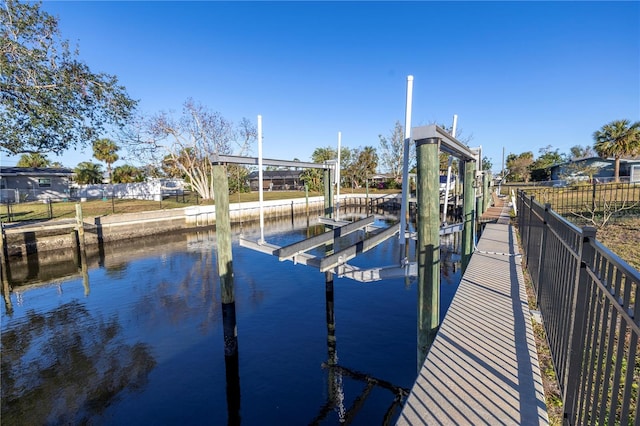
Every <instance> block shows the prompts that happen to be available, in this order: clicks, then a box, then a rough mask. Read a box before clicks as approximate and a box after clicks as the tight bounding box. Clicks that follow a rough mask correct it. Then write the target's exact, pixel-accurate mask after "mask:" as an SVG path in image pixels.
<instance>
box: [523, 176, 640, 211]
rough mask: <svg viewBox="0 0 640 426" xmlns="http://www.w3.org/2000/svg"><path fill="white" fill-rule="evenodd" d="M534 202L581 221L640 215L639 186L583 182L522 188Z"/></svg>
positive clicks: (635, 184)
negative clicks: (569, 184) (564, 185)
mask: <svg viewBox="0 0 640 426" xmlns="http://www.w3.org/2000/svg"><path fill="white" fill-rule="evenodd" d="M525 191H526V192H527V194H529V195H533V196H535V198H536V200H538V201H539V202H541V203H543V204H545V203H550V204H551V206H552V208H553V210H554V211H555V212H556V213H560V214H562V215H564V216H573V217H583V218H585V219H592V218H594V219H596V218H602V217H603V215H609V216H610V217H611V218H613V219H615V218H616V217H622V216H624V215H626V214H629V213H630V212H640V183H629V182H626V183H624V182H618V183H596V182H594V183H585V184H579V185H573V186H568V187H541V186H537V187H532V188H527V189H525Z"/></svg>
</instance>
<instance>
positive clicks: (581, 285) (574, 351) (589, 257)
mask: <svg viewBox="0 0 640 426" xmlns="http://www.w3.org/2000/svg"><path fill="white" fill-rule="evenodd" d="M595 238H596V228H594V227H591V226H585V227H584V228H582V240H581V242H580V249H579V250H580V262H579V265H578V271H577V273H576V281H577V282H576V285H575V286H574V292H573V295H572V297H573V302H572V309H571V311H572V312H573V316H572V319H571V321H570V323H569V333H570V335H569V345H568V349H567V350H568V353H567V360H568V361H567V364H566V368H565V372H564V374H563V377H564V383H563V386H562V392H563V398H562V401H563V403H564V404H563V405H564V413H563V417H564V419H563V422H564V424H569V425H571V424H573V420H574V419H575V415H576V407H577V402H578V392H579V389H578V386H579V383H580V371H581V365H582V359H583V356H584V335H585V318H586V310H587V300H588V296H589V295H588V294H587V287H588V286H589V279H590V278H589V272H588V271H587V265H589V264H590V263H591V262H592V261H593V257H594V249H593V246H592V245H591V240H595Z"/></svg>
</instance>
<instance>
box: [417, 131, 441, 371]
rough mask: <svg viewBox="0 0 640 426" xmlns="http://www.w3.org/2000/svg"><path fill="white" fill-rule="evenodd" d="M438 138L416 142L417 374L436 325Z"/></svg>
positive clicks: (438, 251) (438, 208)
mask: <svg viewBox="0 0 640 426" xmlns="http://www.w3.org/2000/svg"><path fill="white" fill-rule="evenodd" d="M439 142H440V139H438V138H428V139H422V140H418V141H416V154H417V163H418V176H417V178H418V182H417V185H418V206H417V228H418V229H417V231H418V247H417V257H418V371H419V370H420V368H421V367H422V364H423V363H424V360H425V358H426V357H427V353H428V352H429V348H430V347H431V344H432V343H433V340H434V339H435V336H436V333H437V331H438V327H439V325H440V178H439V176H438V165H439V155H438V154H439Z"/></svg>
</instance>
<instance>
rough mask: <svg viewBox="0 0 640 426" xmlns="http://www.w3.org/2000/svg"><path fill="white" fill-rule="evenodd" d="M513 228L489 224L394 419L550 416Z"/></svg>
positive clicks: (516, 420) (508, 421)
mask: <svg viewBox="0 0 640 426" xmlns="http://www.w3.org/2000/svg"><path fill="white" fill-rule="evenodd" d="M517 254H518V245H517V242H516V232H515V230H514V229H513V228H512V227H511V225H509V216H508V208H507V207H506V206H505V207H504V208H503V209H502V215H501V217H500V219H498V222H497V223H494V224H487V225H486V227H485V229H484V232H483V234H482V237H481V239H480V241H479V243H478V248H477V250H476V251H475V253H474V254H473V256H472V257H471V261H470V262H469V266H468V268H467V270H466V272H465V274H464V276H463V277H462V281H461V282H460V286H459V288H458V290H457V292H456V295H455V297H454V299H453V302H452V303H451V306H450V307H449V310H448V312H447V315H446V317H445V319H444V321H443V322H442V325H441V327H440V330H439V331H438V335H437V337H436V339H435V341H434V343H433V346H432V347H431V350H430V351H429V354H428V356H427V359H426V360H425V363H424V365H423V366H422V368H421V369H420V373H419V375H418V378H417V379H416V382H415V384H414V386H413V388H412V390H411V393H410V395H409V397H408V398H407V401H406V403H405V405H404V407H403V410H402V413H401V414H400V418H399V419H398V422H397V424H398V425H443V424H444V425H448V424H456V425H461V424H464V425H478V424H486V425H497V424H503V425H540V424H542V425H546V424H548V423H549V420H548V417H547V411H546V405H545V401H544V392H543V388H542V379H541V377H540V367H539V364H538V355H537V352H536V346H535V340H534V335H533V329H532V325H531V313H530V311H529V307H528V303H527V294H526V290H525V286H524V279H523V275H522V268H521V266H520V256H518V255H517Z"/></svg>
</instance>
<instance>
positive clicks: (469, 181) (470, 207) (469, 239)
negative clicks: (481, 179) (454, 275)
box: [461, 160, 476, 274]
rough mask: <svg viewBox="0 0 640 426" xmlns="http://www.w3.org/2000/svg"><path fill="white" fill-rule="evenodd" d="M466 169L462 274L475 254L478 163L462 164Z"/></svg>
mask: <svg viewBox="0 0 640 426" xmlns="http://www.w3.org/2000/svg"><path fill="white" fill-rule="evenodd" d="M462 166H463V168H464V182H463V187H462V198H463V201H462V220H463V223H464V227H463V229H462V259H461V263H462V273H463V274H464V271H465V270H466V269H467V265H469V261H470V260H471V254H472V253H473V212H474V209H475V200H474V193H473V186H474V182H475V174H476V163H475V161H473V160H469V161H465V162H464V163H462Z"/></svg>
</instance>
